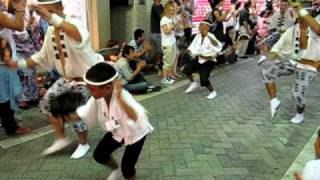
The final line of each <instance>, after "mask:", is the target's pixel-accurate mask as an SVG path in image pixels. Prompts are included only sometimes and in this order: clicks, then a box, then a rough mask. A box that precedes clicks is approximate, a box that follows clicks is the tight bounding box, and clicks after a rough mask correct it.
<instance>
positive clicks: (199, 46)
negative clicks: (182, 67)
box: [188, 32, 222, 64]
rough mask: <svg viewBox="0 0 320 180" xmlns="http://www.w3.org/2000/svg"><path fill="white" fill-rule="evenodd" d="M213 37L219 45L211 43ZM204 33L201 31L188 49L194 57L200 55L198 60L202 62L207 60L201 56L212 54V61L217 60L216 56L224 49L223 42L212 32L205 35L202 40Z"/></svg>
mask: <svg viewBox="0 0 320 180" xmlns="http://www.w3.org/2000/svg"><path fill="white" fill-rule="evenodd" d="M208 36H210V38H211V39H214V40H215V41H216V42H217V43H218V45H217V46H215V45H213V44H212V43H211V41H210V39H209V37H208ZM202 39H203V38H202V35H201V34H200V33H199V34H197V35H196V36H195V38H194V39H193V41H192V43H191V44H190V46H189V47H188V50H189V51H190V52H191V55H192V56H193V57H196V56H199V58H198V61H199V63H200V64H203V63H205V62H206V61H207V60H206V59H204V58H201V57H200V56H205V57H208V56H212V59H211V60H212V61H216V57H217V55H218V53H219V52H221V50H222V43H221V42H220V41H219V40H218V39H217V38H216V37H215V36H214V35H213V34H212V33H210V32H209V33H208V34H207V36H205V37H204V39H203V40H202Z"/></svg>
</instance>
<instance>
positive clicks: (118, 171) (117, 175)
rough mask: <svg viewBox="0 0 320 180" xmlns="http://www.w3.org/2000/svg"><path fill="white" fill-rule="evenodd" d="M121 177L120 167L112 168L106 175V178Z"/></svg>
mask: <svg viewBox="0 0 320 180" xmlns="http://www.w3.org/2000/svg"><path fill="white" fill-rule="evenodd" d="M120 177H121V169H120V167H118V169H114V170H113V171H112V172H111V174H110V175H109V176H108V177H107V180H120Z"/></svg>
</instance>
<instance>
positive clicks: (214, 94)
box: [207, 91, 218, 100]
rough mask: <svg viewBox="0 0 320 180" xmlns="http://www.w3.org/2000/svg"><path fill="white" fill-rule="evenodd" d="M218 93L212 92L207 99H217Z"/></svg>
mask: <svg viewBox="0 0 320 180" xmlns="http://www.w3.org/2000/svg"><path fill="white" fill-rule="evenodd" d="M217 95H218V94H217V92H216V91H212V92H210V94H209V95H208V96H207V99H209V100H210V99H214V98H215V97H217Z"/></svg>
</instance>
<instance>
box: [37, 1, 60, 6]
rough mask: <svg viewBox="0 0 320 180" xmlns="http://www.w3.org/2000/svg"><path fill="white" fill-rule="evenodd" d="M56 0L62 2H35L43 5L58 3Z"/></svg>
mask: <svg viewBox="0 0 320 180" xmlns="http://www.w3.org/2000/svg"><path fill="white" fill-rule="evenodd" d="M58 2H62V0H54V1H47V2H39V1H38V2H37V4H39V5H45V4H55V3H58Z"/></svg>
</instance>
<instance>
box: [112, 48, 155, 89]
mask: <svg viewBox="0 0 320 180" xmlns="http://www.w3.org/2000/svg"><path fill="white" fill-rule="evenodd" d="M134 58H135V53H134V48H133V47H132V46H128V45H126V46H124V47H123V50H122V57H121V58H120V59H118V60H117V62H116V63H115V65H114V67H115V69H116V70H117V71H118V73H119V74H120V77H121V81H122V85H123V86H124V88H125V89H127V90H128V91H129V92H131V93H135V94H141V93H146V92H156V91H159V90H160V89H161V87H160V86H154V85H150V84H149V83H148V82H147V81H146V80H145V78H144V77H143V75H142V74H141V71H142V70H143V68H145V66H146V61H139V62H138V63H137V66H136V69H135V70H133V69H132V68H131V67H130V64H129V63H130V61H134Z"/></svg>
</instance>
